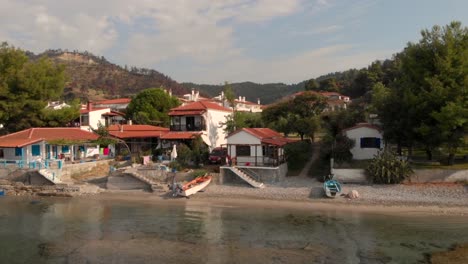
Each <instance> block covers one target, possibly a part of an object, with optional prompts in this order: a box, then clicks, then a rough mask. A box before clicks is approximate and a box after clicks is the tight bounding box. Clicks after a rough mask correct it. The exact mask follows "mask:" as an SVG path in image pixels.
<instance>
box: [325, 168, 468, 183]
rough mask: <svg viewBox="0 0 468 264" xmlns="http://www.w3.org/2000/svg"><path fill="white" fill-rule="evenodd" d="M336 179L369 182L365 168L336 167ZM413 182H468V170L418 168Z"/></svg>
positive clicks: (412, 177)
mask: <svg viewBox="0 0 468 264" xmlns="http://www.w3.org/2000/svg"><path fill="white" fill-rule="evenodd" d="M333 172H334V175H335V177H334V179H336V180H338V181H340V182H343V183H368V180H367V178H366V175H365V171H364V169H334V170H333ZM410 181H411V182H418V183H427V182H463V181H464V182H468V170H443V169H417V170H414V174H413V175H412V176H411V179H410Z"/></svg>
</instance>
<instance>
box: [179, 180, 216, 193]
mask: <svg viewBox="0 0 468 264" xmlns="http://www.w3.org/2000/svg"><path fill="white" fill-rule="evenodd" d="M210 182H211V176H203V177H200V178H197V179H195V180H193V181H191V182H189V183H187V184H185V185H184V186H183V188H182V190H181V191H179V192H178V193H177V195H179V196H184V197H188V196H190V195H193V194H195V193H197V192H199V191H201V190H203V189H204V188H205V187H206V186H208V184H210Z"/></svg>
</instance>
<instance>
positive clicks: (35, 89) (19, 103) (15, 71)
mask: <svg viewBox="0 0 468 264" xmlns="http://www.w3.org/2000/svg"><path fill="white" fill-rule="evenodd" d="M65 81H66V77H65V73H64V67H63V66H61V65H57V64H54V63H52V62H51V61H50V60H49V59H46V58H44V57H42V58H40V59H38V60H37V61H31V60H29V59H28V57H27V56H26V54H25V52H23V51H22V50H20V49H17V48H15V47H12V46H10V45H8V44H7V43H2V44H1V45H0V123H2V124H4V127H5V129H6V132H14V131H18V130H22V129H26V128H30V127H40V126H43V125H45V122H44V120H42V116H41V113H42V110H43V109H44V108H45V106H46V105H47V101H51V100H57V99H59V98H60V97H61V96H62V93H63V88H64V85H65Z"/></svg>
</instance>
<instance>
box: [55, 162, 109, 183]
mask: <svg viewBox="0 0 468 264" xmlns="http://www.w3.org/2000/svg"><path fill="white" fill-rule="evenodd" d="M110 162H111V160H98V161H91V162H83V163H75V164H67V165H65V166H63V168H62V170H58V169H56V170H53V169H51V171H52V172H55V175H58V177H60V178H61V179H62V180H65V181H66V180H69V179H70V178H71V177H72V176H75V175H79V174H83V173H87V172H90V171H91V170H93V169H94V168H96V166H98V165H101V164H105V165H109V163H110ZM99 176H103V175H99Z"/></svg>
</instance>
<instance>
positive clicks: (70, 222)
mask: <svg viewBox="0 0 468 264" xmlns="http://www.w3.org/2000/svg"><path fill="white" fill-rule="evenodd" d="M0 237H1V238H2V239H1V240H0V247H1V248H2V250H1V251H0V259H1V260H2V262H5V263H80V262H90V263H109V262H114V263H156V262H161V263H180V262H184V263H241V262H245V263H272V262H277V263H313V262H319V263H320V262H324V263H414V262H417V261H421V260H423V258H424V253H429V252H434V251H442V250H444V249H446V248H448V247H450V246H451V245H453V244H454V243H461V242H467V240H468V223H466V221H465V219H463V218H462V217H404V216H400V217H397V216H385V215H370V214H363V213H357V212H354V213H353V212H346V213H343V212H339V211H314V212H306V211H300V210H288V209H271V208H249V207H220V206H211V205H201V204H200V203H194V202H191V201H190V200H188V201H186V202H177V203H175V202H171V201H165V202H141V203H139V202H122V201H112V200H99V199H94V200H86V199H82V198H81V199H69V200H68V199H44V200H42V201H41V202H40V203H36V204H31V203H30V201H27V200H17V199H2V200H1V206H0Z"/></svg>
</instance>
